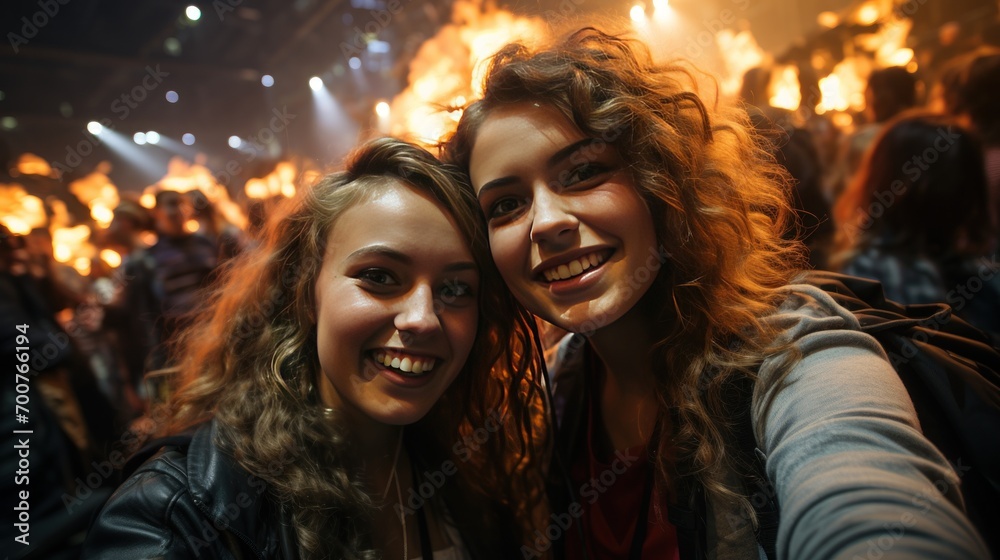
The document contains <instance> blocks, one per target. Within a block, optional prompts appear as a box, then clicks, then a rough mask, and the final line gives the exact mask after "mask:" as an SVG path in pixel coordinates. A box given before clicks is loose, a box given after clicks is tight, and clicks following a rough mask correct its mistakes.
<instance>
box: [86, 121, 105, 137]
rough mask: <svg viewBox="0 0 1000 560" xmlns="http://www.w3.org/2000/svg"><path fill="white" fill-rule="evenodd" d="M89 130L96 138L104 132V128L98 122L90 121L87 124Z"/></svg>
mask: <svg viewBox="0 0 1000 560" xmlns="http://www.w3.org/2000/svg"><path fill="white" fill-rule="evenodd" d="M87 130H88V131H89V132H90V133H91V134H93V135H94V136H97V135H99V134H100V133H101V132H103V131H104V126H103V125H101V123H99V122H97V121H90V122H89V123H87Z"/></svg>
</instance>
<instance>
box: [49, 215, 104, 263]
mask: <svg viewBox="0 0 1000 560" xmlns="http://www.w3.org/2000/svg"><path fill="white" fill-rule="evenodd" d="M96 254H97V249H96V248H95V247H94V246H93V245H92V244H91V243H90V228H89V227H87V226H85V225H78V226H74V227H56V228H53V229H52V257H53V258H55V260H56V261H58V262H61V263H72V265H73V268H76V269H77V272H80V274H83V275H84V276H86V275H87V274H90V259H91V258H93V257H94V256H95V255H96ZM82 261H86V263H87V265H86V267H84V266H82V265H79V263H80V262H82ZM81 269H85V270H86V271H87V272H83V271H82V270H81Z"/></svg>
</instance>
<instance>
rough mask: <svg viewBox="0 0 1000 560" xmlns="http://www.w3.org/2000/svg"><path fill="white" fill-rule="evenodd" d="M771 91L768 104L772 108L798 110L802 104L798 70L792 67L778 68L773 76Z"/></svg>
mask: <svg viewBox="0 0 1000 560" xmlns="http://www.w3.org/2000/svg"><path fill="white" fill-rule="evenodd" d="M769 90H770V92H771V97H770V99H769V100H768V103H769V104H770V105H771V106H772V107H779V108H781V109H787V110H789V111H795V110H796V109H798V108H799V104H800V103H802V91H801V88H800V85H799V71H798V68H796V67H795V66H792V65H787V66H781V67H779V68H776V69H775V71H774V72H773V73H772V74H771V84H770V87H769Z"/></svg>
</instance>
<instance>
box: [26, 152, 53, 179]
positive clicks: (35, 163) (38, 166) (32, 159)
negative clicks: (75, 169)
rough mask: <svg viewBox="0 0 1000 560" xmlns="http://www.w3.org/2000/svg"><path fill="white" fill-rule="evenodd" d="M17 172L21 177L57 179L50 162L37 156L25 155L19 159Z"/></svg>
mask: <svg viewBox="0 0 1000 560" xmlns="http://www.w3.org/2000/svg"><path fill="white" fill-rule="evenodd" d="M17 172H18V173H20V174H21V175H41V176H43V177H55V176H56V173H55V172H53V170H52V166H51V165H49V162H47V161H45V160H44V159H42V158H40V157H38V156H36V155H35V154H29V153H24V154H21V157H19V158H18V159H17Z"/></svg>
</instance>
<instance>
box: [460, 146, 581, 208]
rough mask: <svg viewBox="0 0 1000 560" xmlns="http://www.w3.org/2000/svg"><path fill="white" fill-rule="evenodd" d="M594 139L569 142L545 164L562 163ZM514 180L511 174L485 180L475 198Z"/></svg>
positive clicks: (549, 165) (553, 165)
mask: <svg viewBox="0 0 1000 560" xmlns="http://www.w3.org/2000/svg"><path fill="white" fill-rule="evenodd" d="M596 141H597V140H596V139H594V138H584V139H583V140H578V141H576V142H573V143H572V144H570V145H568V146H565V147H563V148H560V149H559V151H557V152H556V153H554V154H552V156H551V157H549V159H548V161H546V162H545V165H546V166H548V167H555V166H556V165H559V164H560V163H562V161H563V160H564V159H566V158H568V157H569V156H571V155H573V154H574V153H576V151H577V150H579V149H580V148H582V147H584V146H587V145H589V144H592V143H594V142H596ZM516 181H517V178H516V177H513V176H511V177H500V178H499V179H493V180H492V181H487V182H486V183H485V184H483V186H482V187H481V188H480V189H479V193H478V194H477V195H476V198H482V196H483V193H484V192H486V191H488V190H490V189H495V188H498V187H504V186H507V185H509V184H511V183H514V182H516Z"/></svg>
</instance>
